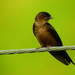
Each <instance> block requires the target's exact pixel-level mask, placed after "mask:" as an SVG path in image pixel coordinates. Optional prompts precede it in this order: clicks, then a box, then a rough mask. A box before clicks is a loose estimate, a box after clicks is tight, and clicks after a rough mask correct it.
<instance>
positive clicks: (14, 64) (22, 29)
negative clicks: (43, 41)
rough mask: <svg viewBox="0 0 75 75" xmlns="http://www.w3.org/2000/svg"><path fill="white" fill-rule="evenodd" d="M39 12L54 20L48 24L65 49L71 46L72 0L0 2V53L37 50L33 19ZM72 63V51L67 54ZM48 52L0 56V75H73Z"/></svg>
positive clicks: (74, 37) (74, 40)
mask: <svg viewBox="0 0 75 75" xmlns="http://www.w3.org/2000/svg"><path fill="white" fill-rule="evenodd" d="M40 11H46V12H48V13H50V14H51V15H52V17H54V19H52V20H50V21H49V22H50V23H51V24H52V25H53V26H54V28H55V29H56V30H57V32H58V33H59V35H60V37H61V39H62V41H63V44H64V45H65V46H68V45H75V0H0V50H10V49H24V48H37V47H40V44H39V43H38V41H37V39H36V38H35V36H34V35H33V32H32V26H33V23H34V22H35V21H34V18H35V16H36V14H37V13H39V12H40ZM67 52H68V54H69V55H70V57H71V58H72V60H73V61H74V62H75V51H67ZM74 74H75V65H73V64H70V65H69V66H66V65H64V64H62V63H60V62H59V61H58V60H56V59H55V58H54V57H52V56H51V55H50V54H49V53H48V52H39V53H26V54H14V55H1V56H0V75H74Z"/></svg>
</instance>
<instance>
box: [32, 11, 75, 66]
mask: <svg viewBox="0 0 75 75" xmlns="http://www.w3.org/2000/svg"><path fill="white" fill-rule="evenodd" d="M50 19H53V18H52V16H51V15H50V14H49V13H48V12H45V11H43V12H39V13H38V14H37V15H36V16H35V22H34V23H33V33H34V35H35V37H36V38H37V40H38V41H39V43H40V45H41V47H53V46H63V44H62V41H61V39H60V37H59V35H58V33H57V31H56V30H55V28H54V27H53V26H52V25H51V24H50V23H49V22H48V21H49V20H50ZM49 53H50V54H51V55H52V56H54V57H55V58H56V59H57V60H59V61H60V62H62V63H63V64H65V65H69V64H70V63H72V64H74V65H75V63H74V62H73V61H72V59H71V58H70V56H69V55H68V53H67V52H66V51H64V50H63V51H54V52H53V51H49Z"/></svg>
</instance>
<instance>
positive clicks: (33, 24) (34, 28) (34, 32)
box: [33, 23, 35, 35]
mask: <svg viewBox="0 0 75 75" xmlns="http://www.w3.org/2000/svg"><path fill="white" fill-rule="evenodd" d="M33 33H34V35H35V23H34V24H33Z"/></svg>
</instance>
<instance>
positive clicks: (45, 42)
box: [36, 26, 57, 47]
mask: <svg viewBox="0 0 75 75" xmlns="http://www.w3.org/2000/svg"><path fill="white" fill-rule="evenodd" d="M36 37H37V39H38V41H39V43H40V44H41V46H44V47H45V46H55V45H57V43H56V41H55V39H54V37H53V36H52V35H51V34H50V32H48V30H47V28H46V27H45V26H42V27H41V28H39V29H38V30H37V31H36Z"/></svg>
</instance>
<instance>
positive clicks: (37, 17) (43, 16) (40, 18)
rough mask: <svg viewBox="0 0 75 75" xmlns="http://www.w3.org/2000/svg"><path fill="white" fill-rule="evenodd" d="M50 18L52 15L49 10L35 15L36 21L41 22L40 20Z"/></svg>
mask: <svg viewBox="0 0 75 75" xmlns="http://www.w3.org/2000/svg"><path fill="white" fill-rule="evenodd" d="M49 19H52V17H51V15H50V14H49V13H47V12H40V13H38V14H37V15H36V17H35V21H36V22H39V21H46V22H47V21H48V20H49Z"/></svg>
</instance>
